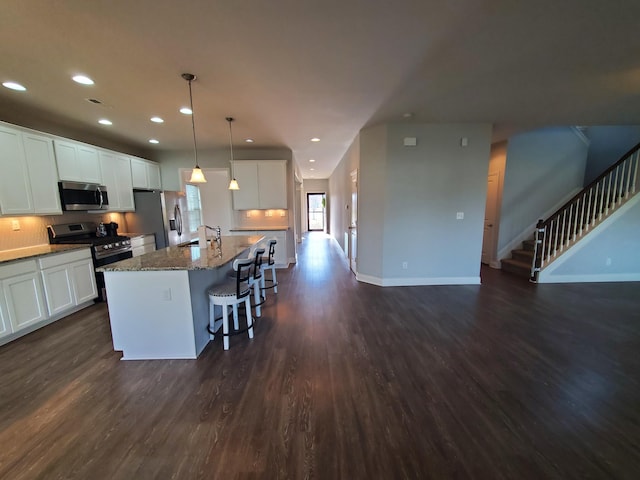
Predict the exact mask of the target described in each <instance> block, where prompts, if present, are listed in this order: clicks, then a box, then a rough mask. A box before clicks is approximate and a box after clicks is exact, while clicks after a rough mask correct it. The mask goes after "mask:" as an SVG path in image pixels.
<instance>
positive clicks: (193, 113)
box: [189, 80, 200, 168]
mask: <svg viewBox="0 0 640 480" xmlns="http://www.w3.org/2000/svg"><path fill="white" fill-rule="evenodd" d="M189 104H190V106H191V130H192V131H193V153H194V155H195V158H196V168H200V167H199V166H198V143H197V142H196V119H195V117H196V114H195V112H194V111H193V95H192V94H191V80H189Z"/></svg>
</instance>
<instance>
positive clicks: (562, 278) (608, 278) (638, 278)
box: [537, 273, 640, 284]
mask: <svg viewBox="0 0 640 480" xmlns="http://www.w3.org/2000/svg"><path fill="white" fill-rule="evenodd" d="M606 282H640V273H602V274H596V275H555V276H549V277H546V278H544V279H543V281H540V279H538V282H537V283H540V284H545V283H606Z"/></svg>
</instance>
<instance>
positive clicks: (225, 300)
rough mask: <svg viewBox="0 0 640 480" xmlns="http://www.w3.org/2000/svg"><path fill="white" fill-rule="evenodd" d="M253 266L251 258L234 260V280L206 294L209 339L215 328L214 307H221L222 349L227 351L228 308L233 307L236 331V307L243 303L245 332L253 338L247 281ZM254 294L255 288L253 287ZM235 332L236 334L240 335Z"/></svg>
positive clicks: (211, 289) (249, 290)
mask: <svg viewBox="0 0 640 480" xmlns="http://www.w3.org/2000/svg"><path fill="white" fill-rule="evenodd" d="M254 265H255V260H254V259H253V258H246V259H236V260H234V261H233V269H234V270H235V271H236V272H237V276H236V277H235V278H234V279H229V281H227V282H224V283H221V284H219V285H214V286H213V287H211V288H210V289H209V290H208V291H207V294H208V295H209V328H208V330H209V333H210V334H211V339H213V338H214V331H215V330H214V326H215V306H216V305H219V306H220V307H222V335H223V344H224V349H225V350H229V311H228V307H230V306H231V307H233V324H234V327H235V329H236V330H239V325H238V305H239V304H241V303H244V308H245V311H246V317H247V328H246V330H242V332H244V331H247V332H248V334H249V338H253V317H252V316H251V295H250V294H251V289H252V287H251V286H250V285H249V279H250V278H251V276H252V271H251V270H252V267H253V266H254ZM254 292H255V287H254ZM242 332H241V331H237V332H236V333H242Z"/></svg>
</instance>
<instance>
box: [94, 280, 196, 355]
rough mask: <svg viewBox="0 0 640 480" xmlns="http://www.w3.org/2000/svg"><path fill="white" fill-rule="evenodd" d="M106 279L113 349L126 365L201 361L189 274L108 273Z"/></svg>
mask: <svg viewBox="0 0 640 480" xmlns="http://www.w3.org/2000/svg"><path fill="white" fill-rule="evenodd" d="M104 279H105V284H106V287H107V292H108V302H109V318H110V321H111V333H112V336H113V348H114V349H115V350H121V351H122V353H123V357H122V359H123V360H141V359H169V358H178V359H180V358H193V359H195V358H197V356H198V353H200V352H198V351H196V344H195V341H194V339H195V332H194V322H193V315H192V309H191V293H190V289H189V275H188V272H187V271H186V270H167V271H138V272H132V271H129V272H113V271H111V272H110V271H107V272H105V274H104ZM133 292H135V294H132V293H133Z"/></svg>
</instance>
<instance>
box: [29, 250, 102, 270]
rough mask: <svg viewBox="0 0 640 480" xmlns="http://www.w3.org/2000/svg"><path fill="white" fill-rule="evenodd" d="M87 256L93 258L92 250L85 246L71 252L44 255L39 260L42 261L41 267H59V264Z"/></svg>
mask: <svg viewBox="0 0 640 480" xmlns="http://www.w3.org/2000/svg"><path fill="white" fill-rule="evenodd" d="M87 258H91V250H89V249H88V248H83V249H80V250H73V251H71V252H64V253H56V254H53V255H47V256H46V257H42V258H41V259H40V260H38V262H39V263H40V268H41V269H45V268H51V267H57V266H58V265H65V264H67V263H72V262H76V261H78V260H84V259H87Z"/></svg>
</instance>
